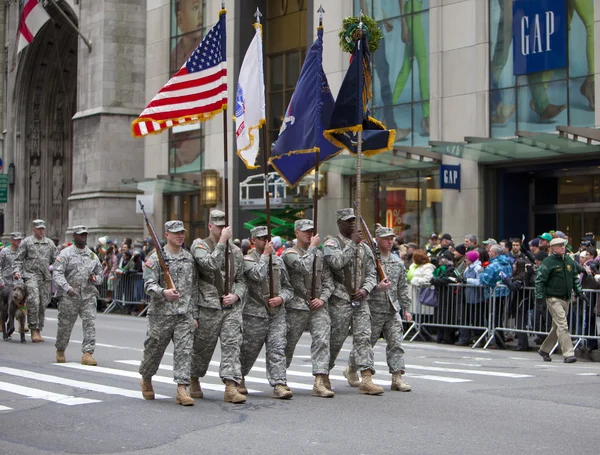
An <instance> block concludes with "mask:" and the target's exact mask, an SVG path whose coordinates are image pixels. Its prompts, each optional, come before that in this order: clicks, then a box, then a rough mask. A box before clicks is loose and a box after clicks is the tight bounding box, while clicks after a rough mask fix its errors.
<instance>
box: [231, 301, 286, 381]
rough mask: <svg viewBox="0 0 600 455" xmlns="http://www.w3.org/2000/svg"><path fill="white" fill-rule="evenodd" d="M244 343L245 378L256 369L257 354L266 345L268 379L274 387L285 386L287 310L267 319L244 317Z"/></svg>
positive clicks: (242, 351)
mask: <svg viewBox="0 0 600 455" xmlns="http://www.w3.org/2000/svg"><path fill="white" fill-rule="evenodd" d="M243 319H244V322H243V324H244V325H243V330H242V334H243V341H242V348H241V350H240V362H241V364H242V376H244V377H245V376H247V375H248V373H250V370H251V369H252V367H253V366H254V363H255V362H256V359H257V358H258V354H260V350H261V349H262V347H263V346H265V357H266V369H267V380H268V381H269V384H270V385H271V387H275V386H276V385H286V384H287V377H286V374H285V342H286V340H285V333H286V327H285V308H284V307H279V310H278V311H277V313H275V314H273V315H269V317H268V318H259V317H256V316H250V315H247V314H245V315H244V316H243Z"/></svg>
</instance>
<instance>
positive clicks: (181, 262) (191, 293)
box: [139, 220, 199, 385]
mask: <svg viewBox="0 0 600 455" xmlns="http://www.w3.org/2000/svg"><path fill="white" fill-rule="evenodd" d="M181 230H183V223H182V222H181V221H177V220H173V221H168V222H167V223H165V231H167V232H180V231H181ZM162 251H163V257H164V259H165V263H166V264H167V267H168V268H169V273H170V274H171V278H173V282H174V283H175V288H176V289H177V291H178V292H179V294H180V296H181V297H180V298H179V299H178V300H175V301H173V302H170V301H168V300H167V299H166V298H165V297H164V295H163V291H164V290H165V289H166V283H165V279H164V273H163V271H162V268H161V266H160V264H159V262H158V256H157V254H156V251H154V252H153V253H152V254H151V255H150V256H149V257H148V258H146V262H145V265H146V267H145V268H144V290H145V291H146V294H148V295H149V296H150V304H149V307H148V327H147V329H146V339H145V340H144V353H143V356H142V363H141V364H140V370H139V371H140V375H141V376H142V378H144V379H150V378H151V377H152V376H154V375H155V374H156V372H157V371H158V367H159V365H160V361H161V360H162V358H163V356H164V353H165V349H167V346H168V345H169V343H170V342H171V341H173V381H174V382H175V383H177V384H180V385H181V384H184V385H188V384H189V383H190V358H191V351H192V338H193V331H194V321H193V320H194V319H197V318H198V297H199V294H198V271H197V268H196V263H195V262H194V258H193V257H192V255H191V254H190V253H189V252H188V251H186V250H184V249H181V251H180V252H179V253H177V254H175V253H172V252H170V251H169V250H168V248H167V247H166V246H165V247H164V248H163V250H162Z"/></svg>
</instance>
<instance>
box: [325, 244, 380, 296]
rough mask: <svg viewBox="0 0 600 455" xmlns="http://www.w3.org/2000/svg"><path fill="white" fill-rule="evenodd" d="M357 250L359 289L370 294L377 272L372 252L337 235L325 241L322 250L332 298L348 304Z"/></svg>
mask: <svg viewBox="0 0 600 455" xmlns="http://www.w3.org/2000/svg"><path fill="white" fill-rule="evenodd" d="M357 248H359V256H358V267H359V268H360V269H361V270H360V286H359V287H358V288H359V289H365V290H366V291H367V292H368V293H371V291H372V290H373V288H375V286H377V272H376V270H375V258H374V257H373V252H372V251H371V249H370V248H369V247H368V246H367V245H365V244H364V243H359V244H356V243H354V242H353V241H352V240H350V239H348V238H346V237H344V236H343V235H341V234H338V236H337V237H334V238H332V239H329V240H327V242H325V247H324V250H323V255H324V256H325V265H326V266H327V267H329V270H330V271H331V275H332V277H333V281H334V290H333V294H332V295H333V296H335V297H337V298H338V299H341V300H345V301H346V302H350V299H351V296H352V294H353V292H354V268H355V264H354V262H355V258H356V249H357Z"/></svg>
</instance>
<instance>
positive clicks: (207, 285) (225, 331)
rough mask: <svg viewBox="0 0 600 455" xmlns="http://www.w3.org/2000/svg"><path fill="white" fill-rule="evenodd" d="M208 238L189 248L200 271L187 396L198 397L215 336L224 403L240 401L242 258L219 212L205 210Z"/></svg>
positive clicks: (243, 281) (213, 348)
mask: <svg viewBox="0 0 600 455" xmlns="http://www.w3.org/2000/svg"><path fill="white" fill-rule="evenodd" d="M208 229H209V231H210V236H209V237H207V238H206V239H204V240H201V239H196V240H194V243H193V244H192V248H191V252H192V254H193V256H194V258H195V260H196V263H197V264H198V272H199V274H200V294H201V296H200V301H199V302H200V303H199V305H200V306H199V308H198V312H199V319H198V323H199V325H198V329H196V332H195V333H194V347H193V350H192V370H191V374H192V376H191V380H192V382H191V395H192V397H193V398H202V397H203V393H202V389H201V388H200V380H199V378H202V377H204V375H205V374H206V371H207V370H208V366H209V364H210V359H211V358H212V355H213V353H214V351H215V346H216V345H217V340H218V339H220V340H221V366H220V368H219V375H220V377H221V380H222V381H223V382H224V383H225V396H224V401H225V402H227V403H244V402H245V401H246V397H245V396H244V395H242V394H241V393H239V391H238V390H237V386H238V385H239V384H240V383H241V382H242V367H241V364H240V347H241V346H242V307H243V304H244V297H245V296H246V280H245V278H244V256H243V255H242V252H241V250H240V249H239V248H238V247H237V246H235V245H234V244H233V243H232V242H231V240H230V239H231V227H230V226H225V213H224V212H222V211H220V210H211V212H210V218H209V223H208ZM226 250H228V251H229V256H228V267H229V284H230V288H231V289H225V252H226Z"/></svg>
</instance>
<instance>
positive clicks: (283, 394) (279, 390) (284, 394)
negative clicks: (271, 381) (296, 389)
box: [273, 384, 294, 400]
mask: <svg viewBox="0 0 600 455" xmlns="http://www.w3.org/2000/svg"><path fill="white" fill-rule="evenodd" d="M293 396H294V394H293V393H292V391H291V390H288V389H286V386H284V385H281V384H278V385H276V386H275V387H274V388H273V398H278V399H280V400H289V399H290V398H292V397H293Z"/></svg>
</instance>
